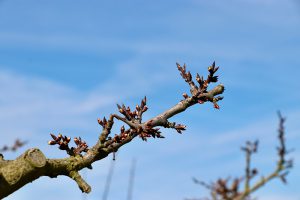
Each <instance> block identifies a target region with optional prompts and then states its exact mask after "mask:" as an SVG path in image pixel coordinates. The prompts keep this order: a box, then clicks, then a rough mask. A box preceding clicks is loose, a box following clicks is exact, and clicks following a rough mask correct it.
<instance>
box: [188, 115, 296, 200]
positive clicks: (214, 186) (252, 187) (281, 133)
mask: <svg viewBox="0 0 300 200" xmlns="http://www.w3.org/2000/svg"><path fill="white" fill-rule="evenodd" d="M278 117H279V128H278V140H279V146H278V147H277V154H278V162H277V164H276V167H275V169H274V170H273V171H272V172H270V173H269V174H268V175H267V176H262V178H261V179H259V180H258V181H257V182H255V183H253V184H251V182H250V181H251V180H252V179H253V177H255V176H256V175H257V174H258V169H256V168H252V167H251V157H252V154H253V153H256V152H257V148H258V141H255V142H250V141H247V142H246V145H245V146H244V147H242V150H243V151H244V152H245V157H246V167H245V175H244V176H242V177H240V178H235V179H233V180H231V179H230V178H226V179H222V178H220V179H218V180H217V181H216V182H213V183H211V184H207V183H205V182H203V181H199V180H197V179H195V178H194V182H195V183H196V184H199V185H201V186H203V187H205V188H206V189H208V190H209V191H210V194H211V197H210V198H203V199H208V200H250V199H252V198H251V194H253V193H254V192H255V191H256V190H258V189H260V188H261V187H263V186H264V185H265V184H266V183H268V182H270V181H271V180H272V179H274V178H279V179H280V180H281V181H282V182H283V183H286V176H287V174H288V173H289V170H290V169H291V168H292V166H293V161H292V160H291V159H287V158H286V155H287V154H288V153H289V151H288V150H287V149H286V141H285V129H284V122H285V118H284V117H282V116H281V114H280V112H278ZM242 182H244V188H243V189H241V187H240V185H241V183H242ZM187 200H188V199H187ZM189 200H191V199H189Z"/></svg>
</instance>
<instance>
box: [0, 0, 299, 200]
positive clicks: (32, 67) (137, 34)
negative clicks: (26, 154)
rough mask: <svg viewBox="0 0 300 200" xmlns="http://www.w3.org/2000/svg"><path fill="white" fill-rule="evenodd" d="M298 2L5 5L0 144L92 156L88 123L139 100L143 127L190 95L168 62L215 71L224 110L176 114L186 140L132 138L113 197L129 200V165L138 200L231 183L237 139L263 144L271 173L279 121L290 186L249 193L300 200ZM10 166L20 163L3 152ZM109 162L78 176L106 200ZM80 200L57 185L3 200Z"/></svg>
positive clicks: (37, 185)
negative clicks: (143, 103)
mask: <svg viewBox="0 0 300 200" xmlns="http://www.w3.org/2000/svg"><path fill="white" fill-rule="evenodd" d="M299 36H300V3H299V2H297V1H296V0H295V1H292V0H272V1H271V0H240V1H238V0H229V1H226V2H225V1H215V0H213V1H200V0H186V1H179V0H173V1H137V0H125V1H117V0H116V1H99V0H98V1H96V0H89V1H82V0H72V1H71V0H59V1H58V0H52V1H33V0H27V1H21V0H9V1H8V0H2V1H0V87H1V90H0V91H1V95H0V124H1V126H0V133H1V136H2V140H1V141H0V145H4V144H9V143H13V141H14V139H15V138H22V139H24V140H28V141H29V144H28V145H27V146H26V147H24V148H23V149H21V150H20V151H19V152H18V153H21V152H22V151H24V150H25V149H26V148H29V147H39V148H40V149H42V150H43V151H44V152H45V154H46V155H47V156H48V157H53V158H54V157H64V156H65V154H64V153H63V152H60V151H59V150H58V149H56V148H55V147H49V146H48V145H47V141H48V140H49V139H50V137H49V133H50V132H52V133H63V134H66V135H69V136H72V137H74V136H78V135H80V136H81V137H82V138H83V139H85V140H86V141H87V142H88V144H90V145H92V144H93V143H94V142H95V140H96V139H97V137H98V134H99V132H100V127H98V125H97V118H98V117H103V116H108V115H109V114H110V113H114V112H116V111H117V109H116V106H115V104H116V103H125V104H128V105H132V106H134V105H135V104H136V103H138V102H140V99H141V98H143V96H144V95H147V97H148V104H149V108H150V109H149V111H148V112H147V114H146V116H145V117H146V118H145V119H147V118H150V117H151V116H154V115H156V114H158V113H160V112H162V111H164V110H165V109H167V108H169V107H170V106H172V105H174V104H175V103H177V102H178V101H179V100H180V99H181V98H182V97H181V94H182V93H183V92H188V90H189V88H188V87H187V85H186V84H185V82H184V81H183V80H182V79H180V76H179V73H178V71H177V69H176V65H175V63H176V62H179V63H186V64H187V65H188V68H189V69H190V70H191V72H192V73H193V74H196V73H197V72H199V73H200V74H203V75H205V73H206V69H207V66H209V65H210V64H211V63H212V62H213V61H216V63H217V65H219V66H220V70H219V75H220V82H221V83H223V84H224V85H225V87H226V91H225V93H224V96H225V99H224V100H223V101H222V102H221V103H220V107H221V109H220V110H219V111H218V110H214V109H213V108H212V105H210V104H206V105H196V106H194V107H193V108H190V109H189V110H187V111H186V112H185V113H183V114H181V115H179V116H176V117H174V121H176V122H178V123H183V124H186V125H187V126H188V129H187V131H186V132H185V133H184V134H183V135H178V134H176V132H174V131H172V130H165V131H164V135H165V136H166V139H164V140H150V141H148V142H147V143H145V142H142V141H141V140H138V139H137V140H135V141H134V142H132V143H130V144H128V145H127V146H125V147H124V148H122V149H121V150H120V151H119V153H118V157H117V161H116V166H115V167H116V169H115V174H114V176H113V182H112V186H111V192H110V194H109V199H125V198H126V192H127V185H128V176H129V170H130V165H131V160H132V159H133V158H135V159H137V171H136V180H135V188H134V194H133V198H134V199H136V200H137V199H139V200H140V199H142V200H153V199H155V200H162V199H173V200H175V199H176V200H177V199H178V200H179V199H184V198H185V197H203V196H206V195H207V194H208V193H207V191H205V190H204V189H202V188H199V186H197V185H194V184H193V182H192V180H191V177H193V176H194V177H197V178H199V179H201V180H206V181H212V180H215V179H217V178H218V177H221V176H222V177H224V176H225V177H226V176H228V175H240V174H242V173H243V169H244V157H243V155H242V153H241V152H240V150H239V148H240V146H241V145H243V144H244V142H245V141H246V140H255V139H260V142H261V146H260V149H259V154H258V155H256V156H255V157H254V159H255V161H256V162H255V165H256V166H258V167H260V168H261V169H262V170H261V172H262V173H264V174H266V173H267V172H268V170H270V169H271V168H272V167H273V166H274V165H275V162H276V152H275V146H276V145H277V143H276V142H277V141H276V129H277V124H278V123H277V121H278V120H277V116H276V111H277V110H281V112H282V113H283V115H285V116H287V117H288V121H287V123H286V127H287V138H288V145H289V146H290V147H293V148H295V149H296V150H295V151H294V152H293V153H292V154H291V157H293V158H294V159H295V160H296V161H295V167H294V169H293V170H292V172H291V174H290V175H289V177H288V180H289V184H288V185H287V186H283V185H281V183H280V182H279V181H278V180H275V181H273V182H272V183H271V184H270V185H268V186H266V187H265V188H263V189H262V190H260V191H259V192H257V193H256V194H255V195H256V196H258V197H260V199H263V200H269V199H272V200H274V199H275V200H276V199H287V200H299V196H300V195H299V192H298V189H297V184H298V182H299V180H300V173H299V172H300V171H299V165H298V161H299V160H300V153H299V148H298V147H299V139H300V136H299V132H300V127H299V117H300V104H299V101H300V94H299V92H298V91H299V88H300V83H299V75H300V68H299V65H300V60H299V53H300V39H299V38H300V37H299ZM5 157H6V158H11V159H12V158H14V157H16V154H13V153H7V154H5ZM110 160H111V158H107V159H105V160H103V161H99V162H97V163H95V164H94V170H92V171H87V172H84V173H85V174H86V176H87V179H88V182H89V183H90V184H91V185H92V188H93V191H92V193H91V194H89V195H87V197H86V199H89V200H96V199H100V198H101V197H102V193H103V188H104V183H105V179H106V176H107V172H108V167H109V164H110ZM57 193H59V195H60V199H63V198H65V199H81V198H82V194H81V193H80V191H79V189H78V188H77V186H76V184H75V183H73V182H72V181H71V180H69V179H68V178H65V177H58V178H57V179H51V180H50V179H49V178H46V177H45V178H41V179H39V180H37V181H35V182H33V183H31V184H28V185H27V186H25V187H24V188H22V189H21V190H19V191H17V192H16V193H14V194H12V195H11V196H10V197H8V198H7V199H14V200H21V199H22V200H23V199H39V198H40V197H41V196H43V199H45V200H48V199H49V200H50V199H54V198H57Z"/></svg>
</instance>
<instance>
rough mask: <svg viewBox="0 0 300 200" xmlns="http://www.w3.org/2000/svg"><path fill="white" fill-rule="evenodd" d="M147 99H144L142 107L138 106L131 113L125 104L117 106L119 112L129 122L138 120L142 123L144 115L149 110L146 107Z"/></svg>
mask: <svg viewBox="0 0 300 200" xmlns="http://www.w3.org/2000/svg"><path fill="white" fill-rule="evenodd" d="M146 102H147V98H146V97H144V98H143V99H142V101H141V104H140V105H136V107H135V110H133V111H131V109H130V107H129V106H127V107H126V106H125V105H124V104H123V105H122V106H120V105H119V104H117V107H118V109H119V112H120V113H121V114H122V115H124V116H125V118H126V119H127V120H130V121H131V120H138V121H139V122H141V120H142V114H143V113H144V112H146V111H147V110H148V107H147V106H146Z"/></svg>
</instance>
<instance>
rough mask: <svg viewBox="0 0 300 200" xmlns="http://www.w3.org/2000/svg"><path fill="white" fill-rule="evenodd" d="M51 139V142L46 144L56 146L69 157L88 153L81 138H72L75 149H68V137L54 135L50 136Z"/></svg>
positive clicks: (69, 139) (86, 146)
mask: <svg viewBox="0 0 300 200" xmlns="http://www.w3.org/2000/svg"><path fill="white" fill-rule="evenodd" d="M50 135H51V137H52V139H53V140H50V141H49V142H48V144H49V145H56V144H57V145H58V146H59V147H58V148H59V149H60V150H65V151H66V152H67V153H68V154H69V155H71V156H74V155H80V154H81V153H82V152H87V151H88V145H87V144H86V142H85V141H82V140H81V138H80V137H79V138H77V137H75V138H74V143H75V144H76V147H71V148H70V147H69V143H70V141H71V138H70V137H67V136H63V135H62V134H58V136H55V135H54V134H51V133H50Z"/></svg>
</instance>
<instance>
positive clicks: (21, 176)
mask: <svg viewBox="0 0 300 200" xmlns="http://www.w3.org/2000/svg"><path fill="white" fill-rule="evenodd" d="M177 68H178V70H179V71H180V73H181V76H182V78H183V79H184V80H185V81H186V82H187V83H188V84H189V86H190V91H191V96H188V95H187V94H186V93H184V94H183V97H184V99H183V100H181V101H180V102H178V103H177V104H176V105H175V106H173V107H171V108H170V109H168V110H166V111H164V112H162V113H161V114H159V115H157V116H154V117H153V118H151V119H150V120H147V121H145V122H143V121H142V116H143V113H144V112H146V111H147V109H148V107H147V105H146V97H145V98H143V99H142V101H141V103H140V105H137V106H136V107H135V109H134V110H131V108H130V107H126V106H125V105H122V106H120V105H117V106H118V109H119V113H120V114H121V115H119V114H111V115H110V116H109V118H108V119H106V118H105V117H104V118H103V119H98V123H99V124H100V125H101V126H102V133H101V134H100V136H99V138H98V140H97V142H96V144H95V145H94V146H92V147H91V148H89V147H88V145H87V144H86V143H85V142H84V141H83V140H82V139H81V138H80V137H79V138H74V143H75V144H76V146H75V147H69V145H70V141H71V138H70V137H67V136H63V135H61V134H59V135H58V136H55V135H54V134H51V137H52V140H51V141H49V145H58V147H59V149H60V150H64V151H66V153H67V154H68V155H69V156H68V157H66V158H62V159H48V158H46V157H45V156H44V154H43V153H42V152H41V151H40V150H39V149H37V148H33V149H29V150H27V151H26V152H25V153H23V154H22V155H21V156H19V157H18V158H16V159H15V160H4V157H3V156H2V154H1V157H0V183H1V184H0V198H1V199H2V198H3V197H6V196H8V195H9V194H11V193H13V192H15V191H16V190H18V189H20V188H21V187H23V186H24V185H26V184H27V183H30V182H32V181H34V180H36V179H38V178H39V177H41V176H48V177H50V178H54V177H57V176H59V175H63V176H68V177H70V178H71V179H73V180H74V181H75V182H76V183H77V184H78V187H79V188H80V190H81V191H82V192H85V193H89V192H90V191H91V187H90V186H89V185H88V184H87V183H86V182H85V180H84V179H83V178H82V177H81V176H80V174H79V171H80V170H81V169H83V168H89V169H92V163H94V162H95V161H98V160H101V159H103V158H105V157H107V156H108V155H109V154H110V153H115V152H116V151H118V149H119V148H120V147H122V146H123V145H125V144H127V143H129V142H130V141H132V140H133V139H134V138H135V137H137V136H139V137H140V138H141V139H142V140H147V138H149V137H153V138H164V136H162V135H161V132H160V130H159V128H157V127H164V128H173V129H175V130H176V131H177V132H178V133H181V132H182V131H184V130H185V126H184V125H182V124H176V123H175V122H169V121H168V120H169V119H170V118H171V117H173V116H174V115H177V114H179V113H181V112H184V111H185V110H186V109H187V108H188V107H191V106H193V105H195V104H197V103H199V104H203V103H205V102H212V103H213V105H214V107H215V108H217V109H219V105H218V104H217V102H218V101H219V100H221V99H222V98H223V97H220V96H217V95H219V94H222V93H223V92H224V86H223V85H217V86H215V87H214V88H212V89H211V90H209V89H208V86H209V85H210V84H211V83H214V82H217V80H218V79H217V76H214V74H215V72H216V71H217V70H218V67H215V63H213V64H212V65H211V66H209V68H208V72H209V75H208V76H207V79H205V80H204V79H203V77H200V76H199V75H198V74H197V77H196V81H197V82H198V86H197V85H196V84H195V83H194V81H193V80H192V76H191V73H190V72H186V66H185V65H184V66H183V67H181V66H180V65H179V64H177ZM116 119H117V120H120V121H122V122H123V123H125V124H126V125H127V126H128V128H127V129H125V127H124V126H122V127H120V132H119V133H117V134H115V135H114V136H111V129H112V127H113V125H114V121H115V120H116Z"/></svg>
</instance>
